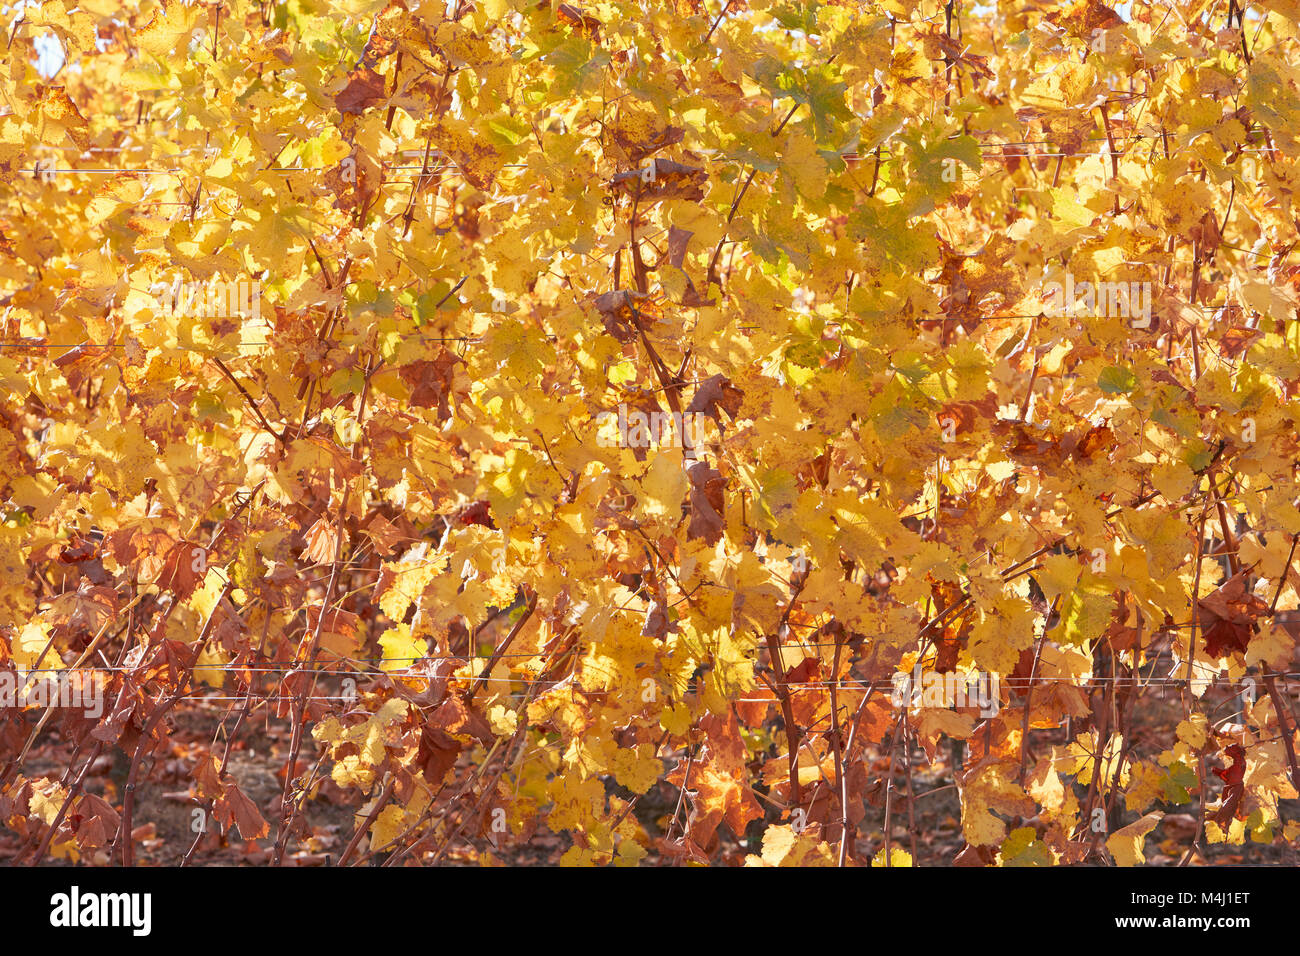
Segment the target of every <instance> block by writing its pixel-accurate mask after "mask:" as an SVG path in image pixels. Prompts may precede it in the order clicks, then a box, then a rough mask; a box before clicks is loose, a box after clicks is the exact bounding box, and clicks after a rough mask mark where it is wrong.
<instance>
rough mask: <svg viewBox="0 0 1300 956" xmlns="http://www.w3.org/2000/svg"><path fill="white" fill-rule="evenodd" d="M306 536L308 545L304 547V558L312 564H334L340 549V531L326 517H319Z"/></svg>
mask: <svg viewBox="0 0 1300 956" xmlns="http://www.w3.org/2000/svg"><path fill="white" fill-rule="evenodd" d="M304 537H305V538H306V540H307V545H306V547H304V548H303V549H302V560H304V561H310V562H311V563H312V564H332V563H333V562H334V557H335V555H336V553H337V551H338V541H339V533H338V530H337V529H336V528H335V527H334V525H333V524H332V523H330V522H329V521H328V520H327V519H325V518H317V519H316V523H315V524H313V525H312V526H311V527H310V528H308V529H307V533H306V535H304Z"/></svg>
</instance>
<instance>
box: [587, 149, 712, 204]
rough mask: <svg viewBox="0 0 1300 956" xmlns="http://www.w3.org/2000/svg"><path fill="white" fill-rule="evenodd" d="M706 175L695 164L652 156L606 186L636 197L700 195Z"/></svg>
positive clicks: (701, 196) (667, 197)
mask: <svg viewBox="0 0 1300 956" xmlns="http://www.w3.org/2000/svg"><path fill="white" fill-rule="evenodd" d="M708 178H709V177H708V174H707V173H705V171H704V170H702V169H699V168H697V167H695V166H685V165H683V164H681V163H675V162H673V161H672V160H671V159H662V158H658V159H654V160H652V161H651V162H650V163H648V164H646V166H644V167H638V168H635V169H629V170H628V171H627V172H623V173H619V174H618V175H616V176H615V177H614V178H613V179H612V180H610V186H611V187H613V188H615V189H620V190H622V191H623V192H625V193H627V194H628V195H629V196H631V197H633V198H634V199H638V200H645V199H652V200H656V199H688V200H692V201H694V200H700V199H703V198H704V188H703V187H704V184H705V183H706V182H707V181H708Z"/></svg>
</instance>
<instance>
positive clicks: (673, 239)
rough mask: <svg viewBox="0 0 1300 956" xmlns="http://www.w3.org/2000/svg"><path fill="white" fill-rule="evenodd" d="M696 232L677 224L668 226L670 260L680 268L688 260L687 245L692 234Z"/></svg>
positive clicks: (670, 262)
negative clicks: (678, 226) (681, 227)
mask: <svg viewBox="0 0 1300 956" xmlns="http://www.w3.org/2000/svg"><path fill="white" fill-rule="evenodd" d="M693 235H695V233H693V232H691V231H690V230H689V229H678V228H677V227H676V226H670V227H669V228H668V262H669V264H670V265H674V266H676V267H677V268H678V269H680V268H681V267H682V263H683V262H684V261H685V260H686V247H687V245H689V244H690V241H691V236H693Z"/></svg>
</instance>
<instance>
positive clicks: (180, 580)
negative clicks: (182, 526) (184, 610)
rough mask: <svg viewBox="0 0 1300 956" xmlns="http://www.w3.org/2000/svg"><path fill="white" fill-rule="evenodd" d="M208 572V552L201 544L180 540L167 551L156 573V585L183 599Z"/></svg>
mask: <svg viewBox="0 0 1300 956" xmlns="http://www.w3.org/2000/svg"><path fill="white" fill-rule="evenodd" d="M207 573H208V552H207V549H206V548H204V547H203V546H202V545H198V544H193V543H191V542H189V541H181V542H179V543H178V544H176V545H174V546H173V547H172V549H171V550H170V551H168V552H167V557H165V558H164V559H163V564H162V569H161V571H159V573H158V586H159V587H160V588H162V589H163V590H164V591H171V592H172V594H174V595H176V600H177V601H184V600H185V599H187V598H188V597H189V596H190V595H191V594H193V593H194V591H195V589H196V588H198V586H199V585H200V584H202V583H203V579H204V578H205V577H206V576H207Z"/></svg>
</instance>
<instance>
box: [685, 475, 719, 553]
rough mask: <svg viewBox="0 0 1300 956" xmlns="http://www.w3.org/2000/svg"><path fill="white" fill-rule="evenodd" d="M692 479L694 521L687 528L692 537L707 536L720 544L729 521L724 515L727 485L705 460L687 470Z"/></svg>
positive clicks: (705, 540)
mask: <svg viewBox="0 0 1300 956" xmlns="http://www.w3.org/2000/svg"><path fill="white" fill-rule="evenodd" d="M687 475H688V476H689V477H690V480H691V491H690V509H691V523H690V525H688V526H687V528H686V536H687V537H689V538H703V539H704V542H705V543H706V544H709V545H714V544H717V543H718V539H719V538H721V537H722V532H723V530H724V529H725V528H726V526H727V523H726V521H725V519H724V518H723V514H724V513H725V512H726V504H725V503H724V501H723V497H722V492H723V489H724V488H725V487H726V484H725V482H723V480H722V475H721V474H720V473H719V472H717V471H715V470H714V469H712V468H710V467H709V466H708V465H707V464H705V463H704V462H702V461H697V462H696V463H695V464H693V465H692V466H691V467H690V469H689V470H688V471H687Z"/></svg>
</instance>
